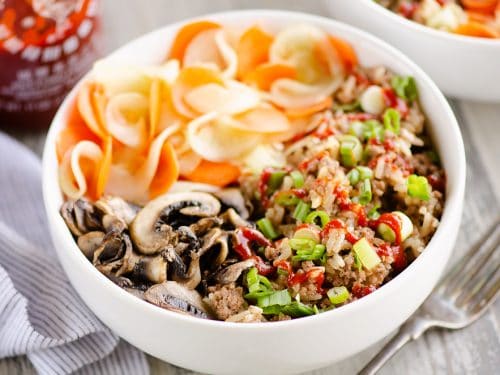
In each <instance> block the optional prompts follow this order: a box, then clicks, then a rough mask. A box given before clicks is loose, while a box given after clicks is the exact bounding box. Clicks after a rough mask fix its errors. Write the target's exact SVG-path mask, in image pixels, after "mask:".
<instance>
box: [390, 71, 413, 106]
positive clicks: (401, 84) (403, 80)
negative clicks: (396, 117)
mask: <svg viewBox="0 0 500 375" xmlns="http://www.w3.org/2000/svg"><path fill="white" fill-rule="evenodd" d="M391 86H392V88H393V89H394V91H395V92H396V95H397V96H399V97H400V98H402V99H406V100H408V101H410V102H413V101H414V100H416V99H417V97H418V91H417V85H416V83H415V80H414V79H413V77H411V76H406V77H403V76H395V77H392V80H391Z"/></svg>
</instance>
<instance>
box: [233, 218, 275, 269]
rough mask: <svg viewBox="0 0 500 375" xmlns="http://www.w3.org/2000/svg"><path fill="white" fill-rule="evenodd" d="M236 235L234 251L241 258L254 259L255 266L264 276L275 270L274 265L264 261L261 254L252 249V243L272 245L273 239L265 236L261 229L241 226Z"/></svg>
mask: <svg viewBox="0 0 500 375" xmlns="http://www.w3.org/2000/svg"><path fill="white" fill-rule="evenodd" d="M235 235H236V241H234V242H233V245H234V251H235V252H236V254H238V255H239V257H240V258H241V259H243V260H247V259H254V260H255V267H256V268H257V270H258V271H259V273H260V274H261V275H263V276H267V275H269V274H271V273H273V272H274V271H275V269H274V267H273V266H271V265H269V264H267V263H266V262H264V260H263V259H262V258H261V257H260V256H258V255H255V253H254V251H253V250H252V244H257V245H258V246H264V247H266V246H272V243H271V241H269V240H268V239H267V238H266V237H264V235H263V234H262V233H260V232H259V231H257V230H255V229H250V228H244V227H243V228H239V229H237V230H236V231H235Z"/></svg>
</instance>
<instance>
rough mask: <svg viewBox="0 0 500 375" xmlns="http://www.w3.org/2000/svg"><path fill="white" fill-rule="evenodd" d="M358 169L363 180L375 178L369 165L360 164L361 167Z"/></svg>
mask: <svg viewBox="0 0 500 375" xmlns="http://www.w3.org/2000/svg"><path fill="white" fill-rule="evenodd" d="M356 170H357V171H358V172H359V178H360V179H361V180H366V179H367V178H368V179H371V178H373V171H372V170H371V169H370V168H368V167H364V166H362V165H360V166H359V167H356Z"/></svg>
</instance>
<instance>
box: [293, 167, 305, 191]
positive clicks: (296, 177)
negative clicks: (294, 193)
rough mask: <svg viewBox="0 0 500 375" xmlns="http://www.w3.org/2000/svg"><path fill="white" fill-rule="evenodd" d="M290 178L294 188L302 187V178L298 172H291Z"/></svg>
mask: <svg viewBox="0 0 500 375" xmlns="http://www.w3.org/2000/svg"><path fill="white" fill-rule="evenodd" d="M290 177H291V178H292V181H293V187H294V188H296V189H300V188H301V187H302V186H304V176H303V175H302V173H300V172H299V171H293V172H291V173H290Z"/></svg>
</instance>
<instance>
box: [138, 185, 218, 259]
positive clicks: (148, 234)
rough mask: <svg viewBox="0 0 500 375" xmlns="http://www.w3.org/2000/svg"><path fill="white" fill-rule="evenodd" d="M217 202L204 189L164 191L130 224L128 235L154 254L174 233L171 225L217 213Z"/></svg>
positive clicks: (186, 222) (178, 225) (190, 221)
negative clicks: (170, 192)
mask: <svg viewBox="0 0 500 375" xmlns="http://www.w3.org/2000/svg"><path fill="white" fill-rule="evenodd" d="M219 211H220V202H219V201H218V200H217V199H216V198H215V197H214V196H212V195H210V194H207V193H197V192H186V193H176V194H167V195H163V196H161V197H159V198H157V199H155V200H152V201H151V202H149V203H148V204H147V205H146V206H145V207H144V208H143V209H142V210H140V211H139V213H138V214H137V215H136V217H135V219H134V220H133V222H132V224H131V225H130V235H131V237H132V240H133V241H134V244H135V245H136V246H137V248H138V250H139V251H140V252H141V253H143V254H157V253H159V252H160V251H161V250H163V249H165V248H166V246H167V245H169V244H170V243H171V242H172V240H173V239H174V237H175V236H177V234H176V232H175V231H174V228H178V227H180V226H182V225H186V224H188V225H189V224H192V223H193V222H194V221H195V220H196V218H200V217H210V216H216V215H218V213H219Z"/></svg>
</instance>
